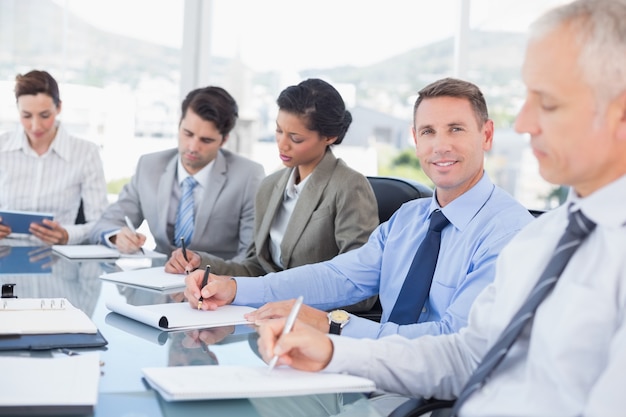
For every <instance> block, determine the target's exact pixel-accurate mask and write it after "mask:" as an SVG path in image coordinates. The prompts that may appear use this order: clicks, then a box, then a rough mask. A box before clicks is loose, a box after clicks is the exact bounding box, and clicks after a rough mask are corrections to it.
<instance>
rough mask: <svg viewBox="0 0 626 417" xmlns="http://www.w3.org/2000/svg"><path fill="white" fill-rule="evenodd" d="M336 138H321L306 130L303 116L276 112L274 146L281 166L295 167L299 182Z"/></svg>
mask: <svg viewBox="0 0 626 417" xmlns="http://www.w3.org/2000/svg"><path fill="white" fill-rule="evenodd" d="M335 140H337V138H336V137H333V138H328V137H326V136H321V135H320V134H319V132H316V131H315V130H310V129H308V128H307V126H306V123H305V120H304V116H300V115H297V114H294V113H289V112H286V111H284V110H279V111H278V116H277V117H276V144H277V145H278V152H279V153H280V159H281V161H283V165H285V166H286V167H297V169H298V172H299V175H300V180H303V179H305V178H306V177H307V176H308V175H309V174H310V173H311V172H313V170H314V169H315V167H316V166H317V164H319V162H320V161H321V160H322V158H324V154H325V153H326V148H327V147H328V145H330V144H332V143H334V142H335Z"/></svg>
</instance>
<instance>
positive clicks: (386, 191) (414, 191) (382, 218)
mask: <svg viewBox="0 0 626 417" xmlns="http://www.w3.org/2000/svg"><path fill="white" fill-rule="evenodd" d="M367 179H368V181H369V182H370V185H371V186H372V189H373V190H374V195H376V202H377V203H378V220H379V222H380V223H384V222H386V221H387V220H389V218H390V217H391V215H392V214H393V213H395V211H396V210H398V209H399V208H400V206H401V205H402V204H404V203H406V202H407V201H410V200H414V199H416V198H423V197H431V196H432V195H433V190H432V189H431V188H430V187H428V186H427V185H424V184H422V183H420V182H417V181H414V180H410V179H407V178H398V177H374V176H372V177H367Z"/></svg>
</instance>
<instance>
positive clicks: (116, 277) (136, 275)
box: [100, 266, 185, 290]
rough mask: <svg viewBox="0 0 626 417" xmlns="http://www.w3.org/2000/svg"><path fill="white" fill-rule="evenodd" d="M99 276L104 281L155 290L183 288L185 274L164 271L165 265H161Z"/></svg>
mask: <svg viewBox="0 0 626 417" xmlns="http://www.w3.org/2000/svg"><path fill="white" fill-rule="evenodd" d="M100 278H101V279H104V280H106V281H113V282H118V283H120V284H126V285H132V286H135V287H146V288H152V289H155V290H171V289H181V290H183V289H184V288H185V275H184V274H170V273H168V272H165V267H163V266H157V267H154V268H144V269H133V270H130V271H121V272H113V273H109V274H102V275H100Z"/></svg>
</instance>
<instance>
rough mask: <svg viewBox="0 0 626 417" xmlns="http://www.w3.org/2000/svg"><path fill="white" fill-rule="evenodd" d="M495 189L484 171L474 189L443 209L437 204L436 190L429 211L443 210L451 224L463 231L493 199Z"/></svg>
mask: <svg viewBox="0 0 626 417" xmlns="http://www.w3.org/2000/svg"><path fill="white" fill-rule="evenodd" d="M495 188H496V186H495V185H494V184H493V183H492V182H491V179H490V178H489V176H488V175H487V173H486V172H484V171H483V176H482V178H481V179H480V180H479V181H478V182H477V183H476V184H475V185H474V186H473V187H472V188H470V189H469V190H467V191H466V192H465V193H463V194H461V195H460V196H458V197H457V198H455V199H454V200H453V201H452V202H450V203H449V204H448V205H447V206H445V207H443V208H442V207H441V206H440V205H439V203H438V202H437V198H436V196H437V190H436V189H435V192H434V193H433V197H432V200H431V201H430V209H429V210H430V212H431V213H432V212H433V211H435V210H437V209H439V210H441V211H442V212H443V214H444V215H445V216H446V218H447V219H448V220H450V223H452V224H453V225H454V227H455V228H457V229H459V230H461V231H462V230H463V229H464V228H465V227H466V226H467V225H468V224H469V222H470V221H471V220H472V218H474V216H476V214H477V213H478V212H479V211H480V209H481V208H482V207H483V206H484V205H485V203H486V202H487V201H488V200H489V199H490V198H491V195H492V194H493V191H494V190H495Z"/></svg>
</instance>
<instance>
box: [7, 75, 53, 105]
mask: <svg viewBox="0 0 626 417" xmlns="http://www.w3.org/2000/svg"><path fill="white" fill-rule="evenodd" d="M39 93H43V94H46V95H48V96H50V97H51V98H52V102H53V103H54V105H55V106H56V107H59V104H61V96H60V95H59V85H58V84H57V82H56V80H55V79H54V77H52V75H50V74H49V73H48V72H46V71H39V70H32V71H30V72H27V73H26V74H24V75H21V74H18V75H17V76H16V77H15V100H16V101H17V99H18V98H20V96H25V95H34V96H36V95H37V94H39Z"/></svg>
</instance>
